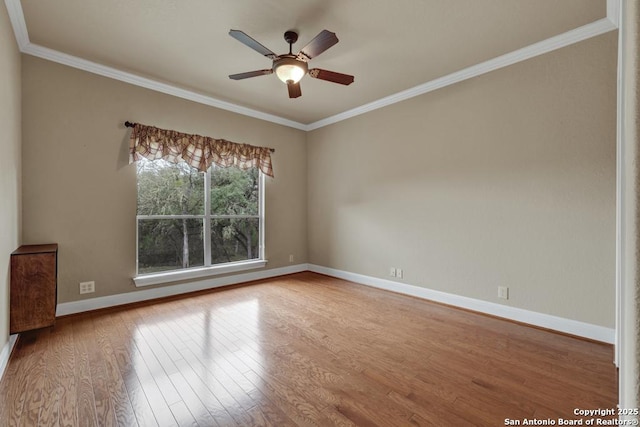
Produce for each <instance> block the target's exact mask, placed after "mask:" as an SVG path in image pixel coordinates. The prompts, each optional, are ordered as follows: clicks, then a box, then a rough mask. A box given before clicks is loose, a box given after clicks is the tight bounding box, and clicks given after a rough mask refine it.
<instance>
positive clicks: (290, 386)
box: [0, 273, 617, 427]
mask: <svg viewBox="0 0 640 427" xmlns="http://www.w3.org/2000/svg"><path fill="white" fill-rule="evenodd" d="M612 360H613V349H612V347H611V346H609V345H604V344H599V343H594V342H588V341H583V340H579V339H575V338H572V337H568V336H564V335H559V334H554V333H551V332H548V331H543V330H539V329H535V328H529V327H526V326H522V325H518V324H514V323H511V322H508V321H504V320H500V319H496V318H492V317H488V316H483V315H479V314H475V313H471V312H467V311H462V310H457V309H454V308H450V307H446V306H443V305H438V304H434V303H430V302H427V301H424V300H419V299H415V298H411V297H406V296H402V295H397V294H393V293H390V292H386V291H381V290H377V289H372V288H368V287H365V286H360V285H355V284H352V283H349V282H344V281H341V280H337V279H333V278H329V277H326V276H322V275H317V274H313V273H300V274H295V275H291V276H285V277H282V278H277V279H272V280H265V281H261V282H255V283H253V284H250V285H247V286H238V287H232V288H227V289H222V290H216V291H209V292H203V293H199V294H194V295H190V296H188V297H179V298H178V297H176V298H172V299H165V300H161V301H159V302H155V303H146V304H140V305H136V306H129V307H125V308H119V309H117V308H116V309H110V310H106V311H99V312H93V313H88V314H82V315H76V316H69V317H65V318H61V319H58V320H57V323H56V325H55V326H54V327H52V328H48V329H42V330H39V331H35V332H31V333H25V334H23V335H22V336H21V338H20V340H19V342H18V345H17V347H16V349H15V350H14V354H13V355H12V357H11V360H10V362H9V365H8V367H7V371H6V373H5V376H4V378H3V379H2V382H1V383H0V398H1V400H0V425H12V426H13V425H24V426H49V425H52V426H53V425H56V426H57V425H60V426H63V425H64V426H83V425H106V426H114V425H118V426H136V425H140V426H155V425H161V426H174V425H179V426H192V425H200V426H278V427H281V426H298V425H299V426H333V425H337V426H353V425H357V426H373V425H379V426H407V425H423V426H466V425H482V426H484V425H486V426H502V425H507V424H506V421H505V419H511V420H518V421H522V420H524V419H525V418H526V419H529V420H531V419H533V418H536V419H547V418H551V419H553V420H556V422H557V420H558V418H563V419H581V417H579V416H575V415H574V409H575V408H583V409H598V408H615V406H616V402H617V379H616V370H615V368H614V365H613V363H612ZM591 418H595V417H591ZM512 425H515V424H512Z"/></svg>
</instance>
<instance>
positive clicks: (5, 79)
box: [0, 4, 21, 350]
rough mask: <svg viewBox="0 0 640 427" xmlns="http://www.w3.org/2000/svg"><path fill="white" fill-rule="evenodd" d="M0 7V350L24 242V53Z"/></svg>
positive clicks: (6, 16) (4, 335) (5, 335)
mask: <svg viewBox="0 0 640 427" xmlns="http://www.w3.org/2000/svg"><path fill="white" fill-rule="evenodd" d="M11 28H12V27H11V24H10V23H9V16H8V15H7V9H6V7H5V6H4V4H3V5H1V6H0V132H2V137H0V153H2V155H0V350H2V349H3V348H4V346H5V344H6V343H7V341H8V338H9V258H10V254H11V252H13V251H14V250H15V249H16V248H17V247H18V246H19V242H20V139H21V135H20V126H21V124H20V120H21V119H20V115H21V114H20V110H21V109H20V52H19V51H18V46H17V44H16V40H15V38H14V36H13V31H12V29H11Z"/></svg>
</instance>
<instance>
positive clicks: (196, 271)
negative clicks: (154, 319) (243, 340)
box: [133, 168, 267, 287]
mask: <svg viewBox="0 0 640 427" xmlns="http://www.w3.org/2000/svg"><path fill="white" fill-rule="evenodd" d="M204 188H205V192H204V214H203V215H136V276H135V277H133V282H134V284H135V285H136V287H140V286H151V285H159V284H164V283H171V282H179V281H184V280H192V279H200V278H206V277H211V276H217V275H220V274H228V273H236V272H240V271H246V270H253V269H256V268H264V267H265V266H266V265H267V260H266V258H265V244H264V236H265V232H264V229H265V218H264V213H265V209H264V188H265V175H264V174H263V173H262V171H260V170H258V215H211V203H210V202H211V200H210V197H211V168H210V169H209V170H207V172H206V173H205V174H204ZM256 217H257V218H258V222H259V225H258V227H259V232H260V233H259V242H258V250H259V254H258V258H256V259H250V260H246V261H237V262H226V263H222V264H211V220H212V219H216V218H256ZM182 218H189V219H201V220H202V221H203V229H202V233H203V234H204V238H203V243H204V262H205V265H204V266H202V267H192V268H183V269H179V270H169V271H163V272H159V273H148V274H139V273H138V254H139V249H140V248H139V247H138V242H139V236H138V230H139V228H140V227H139V226H138V221H139V220H141V219H182Z"/></svg>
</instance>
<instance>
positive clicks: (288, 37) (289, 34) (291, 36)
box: [284, 30, 298, 55]
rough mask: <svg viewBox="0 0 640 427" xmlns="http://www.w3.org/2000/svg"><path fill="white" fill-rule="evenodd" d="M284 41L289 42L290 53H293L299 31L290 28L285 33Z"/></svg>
mask: <svg viewBox="0 0 640 427" xmlns="http://www.w3.org/2000/svg"><path fill="white" fill-rule="evenodd" d="M284 41H286V42H287V43H289V55H293V52H292V50H291V49H292V46H293V44H294V43H295V42H297V41H298V33H296V32H295V31H292V30H289V31H285V33H284Z"/></svg>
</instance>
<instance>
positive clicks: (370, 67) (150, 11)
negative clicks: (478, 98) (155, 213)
mask: <svg viewBox="0 0 640 427" xmlns="http://www.w3.org/2000/svg"><path fill="white" fill-rule="evenodd" d="M5 3H6V5H7V9H8V11H9V15H10V18H11V22H12V24H13V27H14V31H15V33H16V37H17V39H18V44H19V45H20V49H21V50H22V51H23V52H24V53H27V54H31V55H35V56H39V57H42V58H46V59H50V60H53V61H56V62H60V63H63V64H66V65H70V66H74V67H77V68H81V69H85V70H87V71H91V72H94V73H97V74H101V75H105V76H108V77H112V78H116V79H119V80H123V81H127V82H129V83H133V84H138V85H140V86H143V87H148V88H151V89H154V90H159V91H162V92H165V93H170V94H173V95H176V96H180V97H183V98H187V99H192V100H194V101H197V102H202V103H205V104H208V105H214V106H216V107H220V108H224V109H227V110H231V111H237V112H239V113H242V114H247V115H250V116H253V117H258V118H262V119H266V120H270V121H274V122H277V123H282V124H285V125H289V126H292V127H296V128H299V129H305V130H310V129H314V128H317V127H320V126H322V125H324V124H328V123H332V122H335V121H338V120H341V119H343V118H346V117H350V116H353V115H355V114H359V113H362V112H364V111H368V110H371V109H374V108H379V107H381V106H384V105H388V104H390V103H393V102H397V101H399V100H402V99H406V98H409V97H411V96H415V95H418V94H421V93H425V92H428V91H430V90H434V89H437V88H439V87H443V86H446V85H448V84H451V83H455V82H457V81H461V80H464V79H466V78H469V77H473V76H475V75H479V74H482V73H484V72H487V71H491V70H492V69H496V68H500V67H503V66H507V65H510V64H512V63H514V62H517V61H520V60H524V59H527V58H530V57H532V56H535V55H539V54H541V53H545V52H547V51H550V50H553V49H557V48H559V47H563V46H566V45H568V44H571V43H575V42H577V41H580V40H584V39H586V38H588V37H593V36H595V35H598V34H602V33H604V32H606V31H610V30H612V29H615V28H616V21H617V20H616V19H615V17H616V16H617V0H608V1H607V0H562V1H558V0H398V1H390V0H342V1H338V0H321V1H320V0H236V1H231V0H228V1H211V0H190V1H184V0H182V1H180V0H136V1H125V0H108V1H107V0H55V1H42V0H22V1H20V0H5ZM230 29H238V30H242V31H244V32H246V33H247V34H249V35H250V36H252V37H253V38H255V39H256V40H257V41H259V42H260V43H262V44H263V45H265V46H266V47H268V48H270V49H271V50H272V51H274V52H275V53H277V54H280V53H285V52H286V51H288V45H287V44H286V42H285V41H284V39H283V33H284V32H285V31H286V30H289V29H294V30H296V31H297V32H299V34H300V37H299V41H298V43H296V44H295V45H294V53H295V52H297V50H299V49H301V48H302V47H303V46H304V45H305V44H306V43H307V42H308V41H310V40H311V39H312V38H313V37H314V36H315V35H316V34H317V33H319V32H320V31H321V30H323V29H328V30H330V31H333V32H335V33H336V34H337V36H338V38H339V39H340V42H339V43H338V44H336V45H335V46H333V47H332V48H330V49H329V50H327V51H326V52H324V53H323V54H322V55H320V56H318V57H316V58H314V59H313V60H312V61H311V62H310V67H318V68H324V69H328V70H333V71H338V72H342V73H346V74H352V75H354V76H355V82H354V83H353V84H352V85H350V86H342V85H338V84H334V83H330V82H326V81H321V80H317V79H313V78H310V77H308V76H307V77H305V78H303V80H302V81H301V87H302V97H301V98H297V99H289V98H288V95H287V89H286V86H285V85H284V84H283V83H281V82H280V81H279V80H278V79H277V77H276V76H275V75H267V76H261V77H255V78H251V79H247V80H240V81H234V80H230V79H229V78H228V75H229V74H235V73H240V72H244V71H253V70H258V69H264V68H270V67H271V62H270V60H268V59H267V58H265V57H263V56H261V55H260V54H258V53H257V52H255V51H253V50H251V49H249V48H248V47H246V46H244V45H243V44H241V43H239V42H238V41H237V40H235V39H233V38H231V37H230V36H229V35H228V32H229V30H230Z"/></svg>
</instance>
